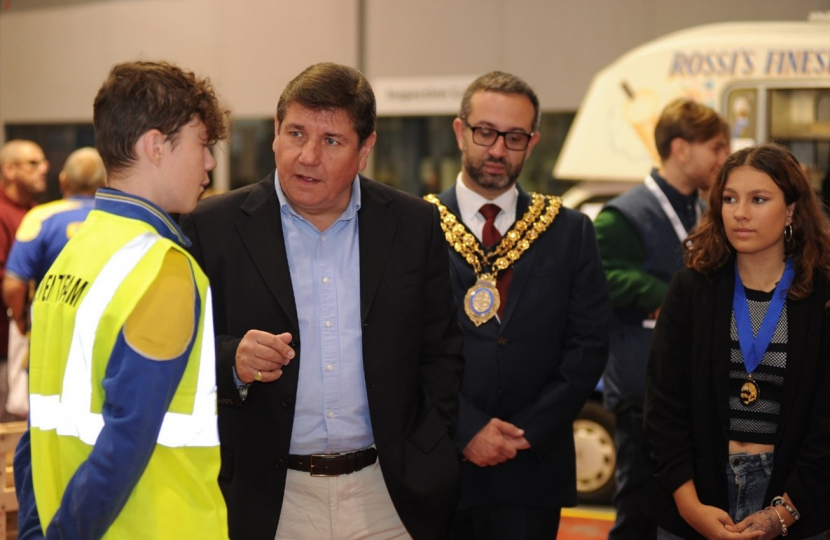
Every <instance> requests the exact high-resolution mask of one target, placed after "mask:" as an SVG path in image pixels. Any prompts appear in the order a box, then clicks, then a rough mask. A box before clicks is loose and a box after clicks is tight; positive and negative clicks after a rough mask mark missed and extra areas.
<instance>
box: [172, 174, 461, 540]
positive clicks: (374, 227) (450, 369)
mask: <svg viewBox="0 0 830 540" xmlns="http://www.w3.org/2000/svg"><path fill="white" fill-rule="evenodd" d="M360 188H361V195H362V200H361V208H360V211H359V212H358V219H359V230H360V232H359V235H360V238H359V246H360V298H361V316H362V321H363V367H364V371H365V377H366V390H367V394H368V399H369V412H370V417H371V422H372V430H373V433H374V438H375V444H376V446H377V449H378V454H379V459H380V466H381V470H382V471H383V477H384V480H385V481H386V486H387V488H388V490H389V494H390V496H391V498H392V501H393V502H394V504H395V508H396V509H397V511H398V513H399V515H400V517H401V519H402V521H403V523H404V525H405V526H406V527H407V529H408V531H409V532H410V534H411V535H412V536H413V537H414V538H416V539H438V538H443V535H444V534H445V530H446V527H447V524H448V523H449V519H450V514H451V511H452V509H453V508H454V506H455V504H456V501H457V497H458V475H459V472H458V458H457V449H456V447H455V445H454V443H453V439H454V437H455V430H456V420H457V414H458V389H459V385H460V378H461V372H462V367H463V359H462V356H461V332H460V329H459V327H458V323H457V321H456V310H455V304H454V302H453V297H452V292H451V290H450V284H449V271H448V263H447V253H446V244H445V243H444V240H443V233H442V232H441V229H440V225H439V222H438V213H437V211H436V210H435V208H434V207H433V206H432V205H430V204H429V203H427V202H425V201H423V200H420V199H418V198H416V197H413V196H411V195H407V194H404V193H402V192H400V191H397V190H394V189H392V188H389V187H386V186H383V185H381V184H378V183H375V182H372V181H371V180H367V179H365V178H362V177H361V178H360ZM181 222H182V228H183V230H184V232H185V233H186V234H187V235H188V237H190V239H191V240H192V242H193V246H192V248H191V251H192V253H193V255H194V257H195V258H196V260H197V261H198V262H199V264H200V265H201V266H202V268H203V269H204V270H205V273H206V274H207V275H208V277H209V278H210V282H211V288H212V291H213V307H214V319H215V332H216V348H217V369H218V373H217V384H218V387H219V388H218V397H219V436H220V440H221V451H222V469H221V472H220V478H219V483H220V486H221V488H222V492H223V494H224V496H225V499H226V501H227V504H228V520H229V526H230V527H229V528H230V535H231V538H234V539H237V540H258V539H262V540H273V538H274V534H275V532H276V529H277V523H278V520H279V514H280V508H281V506H282V497H283V492H284V489H285V477H286V468H285V460H286V458H287V456H288V449H289V444H290V439H291V428H292V424H293V420H294V403H295V398H296V395H297V381H298V368H299V363H300V362H302V361H303V347H302V336H301V335H300V334H299V325H298V322H297V309H296V305H295V301H294V293H293V289H292V285H291V275H290V273H289V269H288V261H287V258H286V251H285V245H284V241H283V231H282V224H281V221H280V209H279V203H278V199H277V196H276V192H275V188H274V175H273V174H271V175H269V176H268V177H266V178H265V179H263V180H262V181H261V182H259V183H258V184H255V185H252V186H248V187H245V188H241V189H239V190H235V191H233V192H230V193H228V194H225V195H220V196H216V197H212V198H209V199H207V200H205V201H202V202H201V203H200V204H199V205H198V207H197V208H196V210H195V211H194V212H193V213H192V214H190V215H188V216H183V217H182V219H181ZM251 329H257V330H263V331H267V332H271V333H274V334H277V333H281V332H291V334H292V335H293V336H294V341H293V347H294V348H295V350H296V353H297V354H296V356H295V358H294V359H293V360H292V361H291V362H290V363H289V364H288V365H287V366H286V367H285V368H283V374H282V377H281V378H280V379H279V380H277V381H275V382H273V383H268V384H262V383H254V384H253V386H252V387H251V388H250V391H249V393H248V396H247V399H246V400H245V401H244V402H243V401H242V400H241V399H240V397H239V393H238V391H237V388H236V386H235V384H234V380H233V374H232V366H233V364H234V357H235V353H236V348H237V345H238V344H239V341H240V339H241V338H242V337H243V336H244V335H245V333H246V332H247V331H248V330H251Z"/></svg>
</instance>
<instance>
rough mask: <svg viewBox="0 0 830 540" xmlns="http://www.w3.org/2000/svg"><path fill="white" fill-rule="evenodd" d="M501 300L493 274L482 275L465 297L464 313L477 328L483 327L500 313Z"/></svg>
mask: <svg viewBox="0 0 830 540" xmlns="http://www.w3.org/2000/svg"><path fill="white" fill-rule="evenodd" d="M500 304H501V299H500V298H499V290H498V289H497V288H496V278H495V277H493V275H492V274H482V275H481V276H479V278H478V281H476V284H475V285H473V286H472V287H470V289H469V290H468V291H467V294H466V295H465V296H464V312H465V313H466V314H467V317H469V318H470V320H471V321H473V323H474V324H475V325H476V326H481V325H482V324H484V323H486V322H487V321H489V320H490V319H492V318H493V315H495V314H496V313H498V311H499V305H500Z"/></svg>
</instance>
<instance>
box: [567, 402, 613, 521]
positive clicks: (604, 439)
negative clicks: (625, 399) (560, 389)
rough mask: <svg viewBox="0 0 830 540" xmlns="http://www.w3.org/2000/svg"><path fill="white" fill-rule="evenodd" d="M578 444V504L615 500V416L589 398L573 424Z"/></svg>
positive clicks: (611, 501)
mask: <svg viewBox="0 0 830 540" xmlns="http://www.w3.org/2000/svg"><path fill="white" fill-rule="evenodd" d="M573 431H574V446H575V447H576V490H577V497H578V499H579V504H592V505H611V504H613V500H614V490H615V489H616V484H615V482H614V469H615V468H616V466H617V447H616V445H615V444H614V415H613V414H612V413H610V412H608V411H607V410H606V409H605V408H604V407H603V406H602V403H600V402H598V401H595V400H589V401H588V402H587V403H585V406H584V407H583V408H582V411H580V413H579V415H578V416H577V418H576V420H575V421H574V426H573Z"/></svg>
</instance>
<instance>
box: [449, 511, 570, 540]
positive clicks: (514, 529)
mask: <svg viewBox="0 0 830 540" xmlns="http://www.w3.org/2000/svg"><path fill="white" fill-rule="evenodd" d="M560 512H561V508H537V507H534V506H509V505H499V504H489V505H485V506H478V507H475V508H469V509H466V510H459V511H457V512H456V513H455V514H454V515H453V519H452V523H451V524H450V534H449V537H448V540H555V538H556V533H557V532H558V531H559V514H560Z"/></svg>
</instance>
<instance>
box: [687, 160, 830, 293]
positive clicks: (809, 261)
mask: <svg viewBox="0 0 830 540" xmlns="http://www.w3.org/2000/svg"><path fill="white" fill-rule="evenodd" d="M742 166H749V167H752V168H753V169H757V170H758V171H761V172H763V173H765V174H766V175H768V176H769V177H770V178H772V181H773V182H775V185H777V186H778V187H779V188H780V189H781V191H782V192H784V199H785V201H786V204H787V205H788V206H789V205H790V204H793V203H795V206H794V208H793V220H792V229H793V235H792V239H791V240H790V241H788V242H785V244H784V252H785V255H786V256H787V257H792V258H793V259H794V260H795V270H796V273H795V279H794V280H793V283H792V285H791V286H790V290H789V294H788V296H789V297H790V298H792V299H799V298H805V297H807V296H809V295H810V293H811V292H812V291H813V271H814V270H818V271H820V272H823V273H824V275H825V276H827V277H828V278H829V279H830V225H828V222H827V220H826V218H825V217H824V214H823V213H822V211H821V207H820V205H819V201H818V197H817V196H816V194H815V192H814V191H813V187H812V186H811V185H810V181H809V180H808V179H807V175H806V174H805V173H804V171H803V170H802V168H801V166H800V165H799V164H798V161H797V160H796V159H795V156H793V155H792V154H791V153H790V151H789V150H787V149H786V148H784V147H783V146H779V145H777V144H764V145H762V146H755V147H751V148H744V149H743V150H739V151H738V152H735V153H734V154H732V155H731V156H729V158H728V159H727V160H726V163H724V164H723V168H722V169H721V170H720V173H719V174H718V178H717V180H716V181H715V185H714V186H712V192H711V194H710V197H709V209H708V211H707V212H706V214H705V215H704V216H703V219H701V221H700V223H699V224H698V226H697V228H696V229H695V231H694V233H693V234H692V235H690V236H689V239H688V240H689V241H688V243H687V248H686V253H685V259H686V266H688V267H689V268H692V269H694V270H697V271H698V272H701V273H703V274H711V273H714V272H715V271H716V270H718V269H719V268H721V267H722V266H724V265H725V264H726V263H727V262H728V261H729V260H730V258H732V257H733V256H734V254H735V249H734V248H733V247H732V245H731V244H730V243H729V240H728V238H727V236H726V231H725V229H724V225H723V216H722V214H721V211H722V207H723V191H724V188H725V186H726V181H727V180H728V179H729V175H730V174H731V173H732V171H733V170H734V169H736V168H737V167H742Z"/></svg>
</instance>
